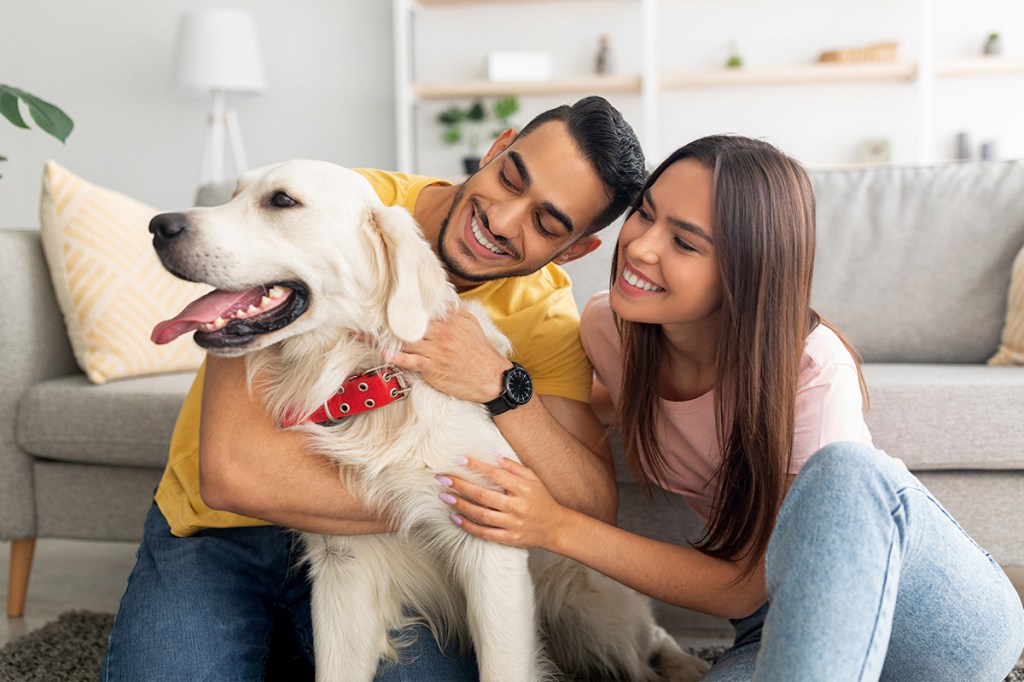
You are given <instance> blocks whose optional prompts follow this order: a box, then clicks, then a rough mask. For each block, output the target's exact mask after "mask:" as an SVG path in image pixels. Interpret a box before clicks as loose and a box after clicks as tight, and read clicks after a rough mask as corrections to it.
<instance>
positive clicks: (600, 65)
mask: <svg viewBox="0 0 1024 682" xmlns="http://www.w3.org/2000/svg"><path fill="white" fill-rule="evenodd" d="M611 49H612V48H611V40H610V39H609V37H608V36H607V35H602V36H601V37H600V38H598V39H597V58H596V59H595V60H594V73H597V74H599V75H602V76H603V75H605V74H608V73H611V70H612V55H611Z"/></svg>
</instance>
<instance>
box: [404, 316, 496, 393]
mask: <svg viewBox="0 0 1024 682" xmlns="http://www.w3.org/2000/svg"><path fill="white" fill-rule="evenodd" d="M388 360H389V362H391V363H393V364H394V365H396V366H398V367H401V368H402V369H408V370H411V371H414V372H418V373H419V375H420V376H421V377H423V380H424V381H426V382H427V383H428V384H430V385H431V386H433V387H434V388H435V389H437V390H438V391H441V392H442V393H447V394H448V395H450V396H453V397H455V398H459V399H460V400H468V401H471V402H475V403H485V402H487V401H488V400H494V399H495V398H496V397H498V396H499V395H500V394H501V392H502V388H503V386H502V374H503V373H504V372H505V370H507V369H508V368H510V367H511V366H512V363H511V362H510V361H509V360H508V358H506V357H504V356H503V355H501V353H499V352H498V351H496V350H495V349H494V346H492V345H491V342H490V341H489V340H488V339H487V336H486V335H485V334H484V330H483V328H482V327H481V326H480V322H479V320H477V319H476V317H475V316H474V315H473V314H471V313H468V312H466V311H465V310H458V311H456V312H455V313H453V314H452V315H451V316H449V317H448V318H446V319H444V320H440V321H437V322H431V323H430V326H429V327H428V328H427V334H426V336H424V337H423V339H422V340H420V341H417V342H415V343H410V344H407V345H406V346H405V347H404V348H403V349H402V350H401V351H399V352H398V353H395V355H394V356H393V357H391V358H389V359H388Z"/></svg>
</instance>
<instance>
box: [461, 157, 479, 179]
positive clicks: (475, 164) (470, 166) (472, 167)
mask: <svg viewBox="0 0 1024 682" xmlns="http://www.w3.org/2000/svg"><path fill="white" fill-rule="evenodd" d="M462 168H463V170H465V171H466V175H472V174H473V173H476V172H477V171H478V170H480V157H479V156H464V157H462Z"/></svg>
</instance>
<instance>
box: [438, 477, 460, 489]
mask: <svg viewBox="0 0 1024 682" xmlns="http://www.w3.org/2000/svg"><path fill="white" fill-rule="evenodd" d="M434 478H436V479H437V481H438V483H440V484H441V485H443V486H447V487H449V488H451V487H452V485H453V484H454V483H455V482H454V481H453V480H452V479H450V478H448V477H447V476H444V475H442V474H438V475H437V476H434Z"/></svg>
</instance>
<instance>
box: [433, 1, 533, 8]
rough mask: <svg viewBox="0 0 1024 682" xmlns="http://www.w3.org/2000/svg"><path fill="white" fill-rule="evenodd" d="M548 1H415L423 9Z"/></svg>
mask: <svg viewBox="0 0 1024 682" xmlns="http://www.w3.org/2000/svg"><path fill="white" fill-rule="evenodd" d="M547 1H548V0H416V4H417V5H422V6H424V7H444V6H445V5H515V4H517V3H524V2H536V3H540V2H547Z"/></svg>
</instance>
